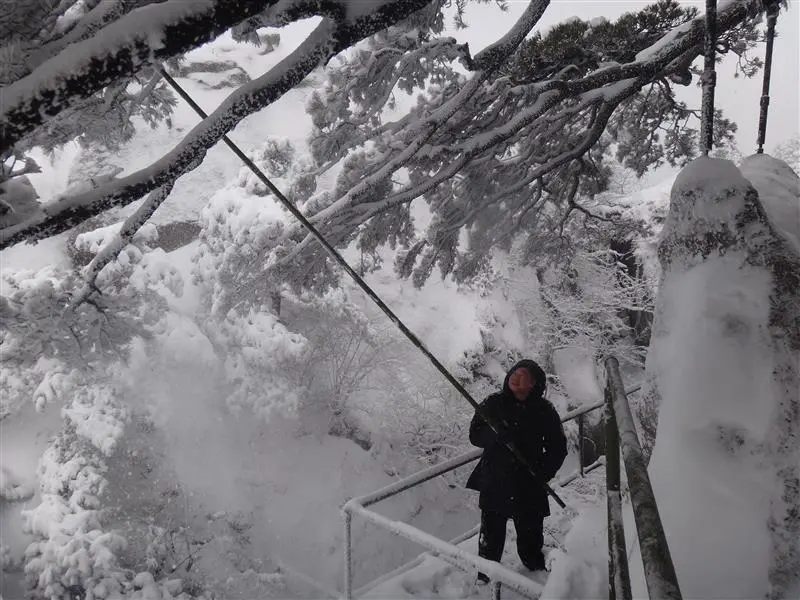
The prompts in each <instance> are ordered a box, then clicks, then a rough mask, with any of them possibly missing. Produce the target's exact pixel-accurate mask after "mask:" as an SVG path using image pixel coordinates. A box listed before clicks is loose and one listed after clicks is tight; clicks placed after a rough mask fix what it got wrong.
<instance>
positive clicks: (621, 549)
mask: <svg viewBox="0 0 800 600" xmlns="http://www.w3.org/2000/svg"><path fill="white" fill-rule="evenodd" d="M605 400H606V410H605V425H606V502H607V507H608V598H609V600H631V597H632V592H631V582H630V573H629V570H628V553H627V551H626V548H625V527H624V525H623V523H622V494H621V491H620V460H619V454H620V452H619V431H618V430H617V421H616V418H615V416H614V404H613V400H612V397H611V388H610V383H609V384H606V390H605Z"/></svg>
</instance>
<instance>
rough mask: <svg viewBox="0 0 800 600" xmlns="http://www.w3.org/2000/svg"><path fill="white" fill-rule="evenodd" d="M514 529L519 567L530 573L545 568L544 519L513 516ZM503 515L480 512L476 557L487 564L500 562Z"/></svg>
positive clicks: (503, 540)
mask: <svg viewBox="0 0 800 600" xmlns="http://www.w3.org/2000/svg"><path fill="white" fill-rule="evenodd" d="M511 518H512V519H513V520H514V528H515V529H516V531H517V553H518V554H519V557H520V560H522V564H523V565H525V567H527V568H528V569H530V570H531V571H537V570H542V569H544V567H545V564H544V555H543V554H542V545H543V544H544V533H543V529H544V517H543V516H540V515H537V514H535V513H534V514H527V515H516V516H513V517H511ZM508 519H509V517H507V516H506V515H504V514H503V513H499V512H495V511H491V510H482V511H481V533H480V537H479V538H478V555H479V556H481V557H482V558H485V559H487V560H493V561H495V562H500V559H501V558H502V556H503V547H504V546H505V544H506V522H508Z"/></svg>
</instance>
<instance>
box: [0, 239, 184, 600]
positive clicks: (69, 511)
mask: <svg viewBox="0 0 800 600" xmlns="http://www.w3.org/2000/svg"><path fill="white" fill-rule="evenodd" d="M119 227H120V224H117V225H112V226H109V227H105V228H102V229H99V230H96V231H92V232H86V233H84V234H81V235H79V236H77V238H75V244H76V246H77V247H78V248H79V249H80V250H82V251H84V252H86V253H88V254H90V255H92V254H97V253H100V252H102V250H103V248H104V247H106V246H107V245H108V244H109V243H111V242H113V240H115V239H118V234H117V231H118V230H119ZM154 236H155V229H154V228H145V229H144V230H142V231H140V234H139V235H138V236H135V237H134V239H133V240H132V243H131V244H125V245H123V247H122V251H121V253H120V254H119V256H118V258H117V260H116V261H114V262H112V263H110V264H109V265H108V266H107V267H106V268H104V269H102V270H100V271H99V273H97V276H96V277H95V278H93V281H91V283H90V284H87V282H86V281H85V280H84V278H83V277H82V276H81V273H80V272H75V271H67V270H65V269H62V268H57V267H47V268H45V269H43V270H41V271H39V272H30V271H10V270H9V271H4V272H3V296H2V298H0V302H2V325H3V332H2V338H1V339H0V352H2V363H3V368H2V371H1V372H2V375H0V387H2V394H1V395H0V397H1V398H2V405H0V407H1V410H2V413H0V414H1V415H2V418H12V417H13V416H14V414H15V413H17V412H18V411H20V410H21V409H22V407H23V406H24V404H25V403H31V402H33V403H35V405H36V408H37V410H39V411H45V410H59V409H60V410H61V414H62V417H63V419H64V426H63V431H62V433H61V434H59V436H58V437H57V438H56V439H55V441H54V442H53V445H52V446H51V447H50V448H49V449H48V450H47V451H46V452H45V454H44V455H43V457H42V459H41V465H40V473H39V480H40V486H39V491H38V495H39V504H38V506H36V507H35V508H33V509H32V510H30V511H28V512H27V513H25V530H26V532H27V533H28V534H29V535H31V536H33V538H34V541H33V543H32V544H31V545H30V547H29V548H28V550H27V553H26V560H25V573H26V577H27V580H28V584H29V586H30V590H31V593H32V595H33V596H32V597H35V598H47V599H48V600H50V599H53V600H55V599H59V600H61V599H62V598H65V597H70V596H75V595H76V594H77V595H78V596H79V597H85V598H106V597H109V596H113V595H114V594H119V593H122V592H123V591H124V590H127V591H130V592H131V594H132V595H130V596H126V597H137V596H136V594H138V592H136V590H134V587H135V585H134V583H133V582H131V581H130V577H129V573H128V572H127V571H126V570H124V569H122V568H121V567H119V565H118V564H117V553H118V552H119V551H121V550H122V549H123V548H124V539H123V538H122V537H120V535H118V534H117V533H115V532H113V531H106V530H105V529H104V527H103V519H102V510H101V507H102V496H103V494H104V491H105V478H104V477H105V476H104V473H105V468H106V467H105V464H106V460H107V458H108V457H109V456H111V455H112V454H113V453H114V452H115V449H116V447H117V444H118V442H119V440H120V438H121V436H122V434H123V431H124V429H125V426H126V423H127V421H128V417H129V411H128V408H127V407H126V406H125V404H124V402H123V400H122V397H123V396H124V393H125V390H126V389H128V386H130V385H131V382H130V380H129V378H128V375H127V374H128V365H129V359H130V356H131V350H132V349H133V348H134V347H135V346H136V345H137V341H138V343H141V342H142V340H146V339H150V338H151V337H152V335H153V334H156V333H158V332H160V331H163V328H164V324H165V321H164V317H165V313H166V309H167V301H166V299H165V297H177V296H179V295H180V293H181V291H182V283H183V282H182V280H181V278H180V276H179V275H178V274H177V272H176V271H175V269H174V267H172V266H171V265H170V264H168V262H166V261H165V256H164V253H163V251H161V250H154V249H152V248H151V244H152V242H153V241H154ZM87 285H90V289H91V293H89V294H88V295H86V296H81V292H82V291H83V290H84V289H85V288H86V286H87ZM162 294H163V295H162ZM79 298H80V301H79ZM134 592H136V593H134Z"/></svg>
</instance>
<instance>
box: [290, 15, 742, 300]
mask: <svg viewBox="0 0 800 600" xmlns="http://www.w3.org/2000/svg"><path fill="white" fill-rule="evenodd" d="M545 4H546V3H544V2H533V3H531V4H530V5H529V7H528V9H527V10H526V11H525V12H524V13H523V15H522V16H521V17H520V20H519V21H518V23H517V24H516V25H515V26H514V28H512V30H511V31H509V33H508V34H507V36H506V37H504V38H503V39H502V40H499V41H498V42H497V43H496V44H494V45H492V46H490V47H489V48H488V49H486V50H485V51H483V52H482V53H481V54H480V55H478V56H476V57H474V58H473V57H469V56H467V55H465V54H463V51H464V49H463V48H461V47H459V46H457V45H455V44H454V42H453V41H452V40H446V39H437V38H435V37H433V35H434V34H435V32H436V30H437V25H438V23H439V21H438V20H436V19H434V18H428V20H427V21H424V22H418V21H416V20H408V21H406V22H404V23H402V24H401V25H398V26H396V27H394V28H392V29H391V30H389V32H387V33H386V34H383V35H381V36H375V37H373V38H372V39H371V40H369V42H368V43H366V44H364V47H363V49H362V48H357V49H355V50H354V51H353V52H351V53H350V54H349V55H348V56H346V58H345V60H343V61H341V62H339V63H336V64H334V65H332V67H331V68H330V69H329V84H328V87H327V88H326V89H325V91H324V93H320V94H316V95H314V96H312V99H311V101H310V102H309V105H308V111H309V113H310V115H311V116H312V119H313V122H314V125H315V131H314V132H313V134H312V142H311V146H312V149H313V151H314V156H315V159H316V161H317V163H318V164H320V165H321V167H322V168H327V167H329V166H332V165H336V164H339V163H345V162H346V161H348V160H350V159H351V157H352V156H354V155H358V156H359V158H360V164H358V165H353V166H357V167H358V169H359V176H358V178H357V181H358V183H357V185H353V186H350V187H348V188H347V189H346V190H345V191H344V193H341V194H338V195H336V197H334V198H331V200H330V202H329V203H328V205H327V206H324V207H321V208H320V210H319V211H318V212H317V213H316V214H313V216H312V220H313V221H314V222H315V224H317V225H319V226H320V227H321V228H322V230H323V231H324V232H325V233H326V235H327V237H328V238H329V239H330V240H332V241H333V242H335V243H337V244H342V245H344V244H346V243H348V242H349V241H350V240H351V239H352V236H353V235H355V233H356V232H359V233H358V235H359V236H363V237H364V238H368V243H367V247H368V248H371V247H374V246H376V245H380V244H384V243H394V241H396V239H397V237H398V232H402V231H404V230H405V229H406V226H407V225H408V224H409V223H410V222H411V216H410V215H411V211H410V210H409V209H408V206H409V204H410V203H411V202H412V201H414V200H415V199H417V198H422V199H424V201H425V202H426V203H427V204H428V207H429V209H430V211H431V213H432V217H433V218H432V220H431V222H430V224H429V225H428V228H427V231H426V232H424V233H420V234H418V235H416V236H412V237H411V238H410V239H405V240H404V239H400V242H401V243H402V244H403V245H404V246H405V248H406V250H407V252H406V253H405V254H404V256H403V260H402V261H401V262H399V263H398V272H399V273H401V274H402V275H404V276H408V275H413V279H414V282H415V283H416V284H417V285H421V284H422V283H424V281H425V280H426V279H427V278H428V277H429V276H430V275H431V273H432V272H433V271H434V269H435V268H437V267H438V269H439V270H440V271H441V272H442V273H443V274H445V275H446V274H450V273H453V274H454V275H455V276H456V277H457V278H458V279H460V280H466V279H469V278H471V277H474V276H475V275H476V273H477V272H478V271H480V270H481V269H483V268H486V266H487V257H488V255H489V252H490V250H491V249H492V248H496V247H501V248H504V249H508V247H509V245H510V244H511V241H512V240H513V239H514V238H515V237H517V236H519V235H524V236H526V237H530V238H531V240H530V244H531V246H532V247H535V246H539V245H540V243H541V241H542V233H543V232H545V231H547V232H550V233H551V234H552V235H551V237H552V238H553V240H552V242H555V243H557V242H558V237H559V234H560V233H563V225H564V223H565V222H566V221H567V220H568V219H569V217H573V216H575V215H579V214H580V213H581V212H583V213H584V214H586V213H587V208H586V206H587V202H589V201H590V200H591V199H592V197H593V196H595V195H596V194H598V193H599V192H602V191H603V190H604V189H605V188H606V187H607V185H608V179H609V176H610V165H609V164H608V163H609V158H610V157H611V156H613V154H614V153H616V155H617V156H616V158H617V159H618V160H619V161H621V162H624V163H625V164H626V165H628V166H630V167H632V168H634V169H635V170H636V172H638V173H644V172H645V171H647V170H648V169H650V168H652V167H656V166H659V165H660V164H662V163H664V162H668V163H671V164H682V161H685V160H686V159H687V158H691V157H692V156H693V153H694V152H695V148H694V145H693V144H692V143H691V142H690V140H692V139H693V135H694V130H692V129H689V128H686V127H685V126H684V125H685V122H686V121H687V119H690V118H691V117H692V111H691V110H690V109H689V108H688V107H687V106H685V105H683V104H681V103H678V102H676V101H675V99H674V94H673V93H672V91H671V89H670V86H671V85H672V84H671V83H668V81H669V78H670V77H672V78H674V79H676V80H680V81H682V82H683V83H686V78H687V77H688V78H689V79H691V74H690V71H689V65H690V64H691V61H692V60H693V58H694V56H695V53H696V51H697V47H698V46H697V45H696V43H697V40H699V36H701V35H702V29H703V27H702V18H701V17H700V16H698V14H697V13H696V11H695V10H694V9H693V8H687V7H682V6H680V5H679V4H678V3H676V2H668V1H662V2H659V3H657V4H655V5H653V6H650V7H647V8H645V9H643V10H641V11H640V12H638V13H632V14H629V15H625V16H624V17H622V18H621V19H619V21H618V22H615V23H609V22H602V23H600V22H594V23H585V22H583V21H581V20H577V21H572V22H570V23H565V24H562V25H560V26H559V27H556V28H554V29H553V30H552V31H551V32H549V33H548V34H547V35H546V36H545V37H542V36H540V35H537V36H535V37H533V38H530V39H529V40H525V41H524V42H523V41H522V40H523V39H524V38H525V35H526V34H527V33H528V32H529V31H530V28H531V27H533V25H534V24H535V23H536V21H537V20H538V19H539V17H540V15H541V11H542V10H543V8H544V5H545ZM747 8H748V5H746V4H742V5H738V6H737V5H736V3H735V2H734V3H728V4H726V5H724V6H723V7H721V9H720V28H721V29H720V34H721V36H722V38H725V39H729V41H730V44H729V47H730V49H731V51H733V52H737V53H740V54H744V53H746V51H747V49H748V48H750V47H751V46H752V45H753V44H754V40H755V37H756V35H755V33H754V30H753V23H752V22H751V21H747V22H746V23H745V24H742V23H743V22H742V20H741V19H742V18H743V17H744V14H745V13H746V12H747ZM739 11H743V12H741V13H740V12H739ZM423 14H424V13H420V16H422V15H423ZM723 23H725V24H724V25H723ZM403 28H405V30H406V32H407V33H405V35H404V34H403V33H404V32H403ZM723 30H724V31H725V33H722V31H723ZM677 31H680V32H681V35H672V33H673V32H677ZM612 40H613V41H612ZM620 40H624V42H623V43H622V44H620V43H619V41H620ZM666 40H668V41H666ZM692 40H694V41H692ZM584 48H585V49H584ZM693 48H694V49H693ZM410 56H416V57H418V58H419V59H420V60H419V61H418V62H417V61H410V62H407V59H408V58H409V57H410ZM457 59H463V61H464V62H465V63H466V64H467V66H468V67H469V68H471V69H475V73H474V74H473V76H472V77H468V78H463V77H460V76H459V71H458V69H457V68H456V67H451V70H450V72H449V73H448V71H447V70H446V69H444V67H443V65H446V64H448V63H450V64H454V63H455V61H456V60H457ZM629 61H633V62H629ZM428 62H431V63H433V64H437V65H439V66H437V67H436V68H433V69H429V70H428V71H429V72H428V73H427V74H426V76H425V77H424V78H420V75H419V67H418V64H420V65H425V64H427V63H428ZM623 63H628V64H627V65H625V66H623ZM601 81H602V84H601V83H600V82H601ZM412 85H413V89H414V91H416V90H418V89H419V90H420V91H421V93H420V94H419V96H418V98H417V102H416V105H414V106H413V107H412V108H411V109H410V110H409V112H408V113H407V114H404V115H402V116H400V117H398V118H396V119H394V120H387V118H385V117H384V118H382V117H381V115H382V113H383V111H384V109H392V108H393V104H392V102H393V100H392V98H393V94H394V93H401V92H402V91H408V90H409V89H410V87H409V86H412ZM599 85H602V86H604V87H603V88H602V91H598V86H599ZM377 103H381V104H377ZM718 123H719V127H718V128H717V130H716V132H717V135H718V139H717V142H718V143H724V142H725V140H728V141H729V140H730V138H731V135H732V131H733V125H732V124H731V123H730V122H729V121H727V120H725V119H722V118H720V119H719V120H718ZM662 130H667V131H668V132H669V133H668V134H667V135H666V136H662V135H661V133H660V132H661V131H662ZM291 233H292V242H291V243H290V244H288V245H289V246H293V245H294V243H296V242H297V241H299V240H302V241H300V249H301V250H302V253H300V254H298V252H296V251H294V250H292V251H291V252H290V253H289V255H288V256H287V257H286V258H284V259H281V263H283V264H288V262H289V261H290V260H295V259H296V257H297V256H298V255H299V256H300V257H301V258H303V259H304V260H305V261H308V264H313V263H312V262H311V261H315V260H316V261H317V265H320V264H322V261H320V260H319V256H320V249H319V248H318V247H317V246H316V245H315V244H313V243H311V238H310V237H309V236H308V235H307V233H306V232H304V231H303V230H301V229H300V228H299V227H295V228H293V230H292V232H291ZM408 237H409V236H408V234H406V238H408ZM529 254H531V255H533V254H536V252H535V251H534V250H531V251H530V252H529Z"/></svg>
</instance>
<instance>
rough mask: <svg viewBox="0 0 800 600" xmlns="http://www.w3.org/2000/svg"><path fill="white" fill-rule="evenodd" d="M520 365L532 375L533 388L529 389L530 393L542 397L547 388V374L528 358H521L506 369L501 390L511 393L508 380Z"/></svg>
mask: <svg viewBox="0 0 800 600" xmlns="http://www.w3.org/2000/svg"><path fill="white" fill-rule="evenodd" d="M521 367H524V368H525V369H527V370H528V372H529V373H530V374H531V375H532V376H533V381H534V384H533V390H531V395H532V396H534V397H535V398H542V397H544V392H545V390H546V389H547V375H545V372H544V369H542V367H540V366H539V364H538V363H537V362H535V361H533V360H530V359H528V358H525V359H522V360H521V361H519V362H518V363H517V364H515V365H514V366H513V367H511V368H510V369H509V370H508V373H506V378H505V381H503V391H504V392H507V393H511V389H510V388H509V387H508V380H509V379H511V374H512V373H513V372H514V371H516V370H517V369H519V368H521Z"/></svg>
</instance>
